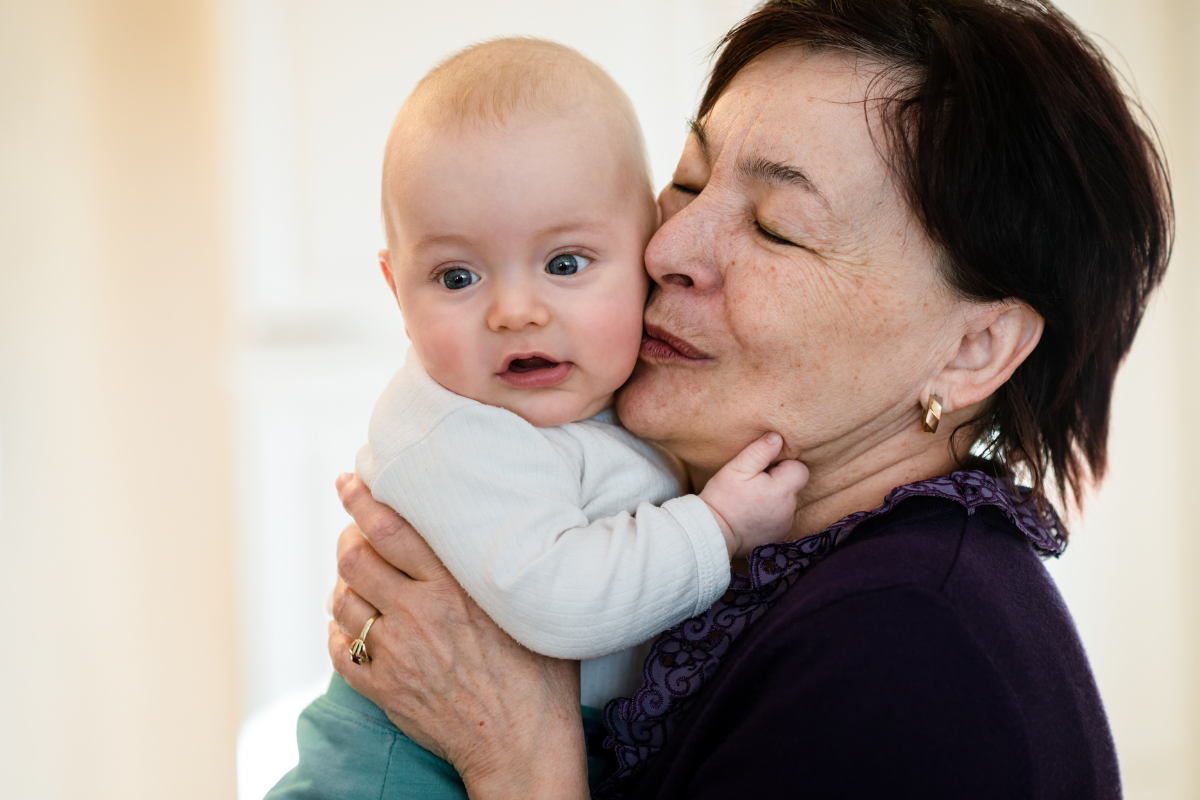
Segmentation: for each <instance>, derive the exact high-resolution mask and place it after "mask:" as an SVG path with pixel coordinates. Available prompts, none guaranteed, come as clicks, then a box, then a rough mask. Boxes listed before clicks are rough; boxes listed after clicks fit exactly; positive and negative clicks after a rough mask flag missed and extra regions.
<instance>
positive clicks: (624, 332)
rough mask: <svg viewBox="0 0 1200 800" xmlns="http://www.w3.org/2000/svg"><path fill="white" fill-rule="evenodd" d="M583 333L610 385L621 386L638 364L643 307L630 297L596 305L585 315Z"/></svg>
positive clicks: (593, 356)
mask: <svg viewBox="0 0 1200 800" xmlns="http://www.w3.org/2000/svg"><path fill="white" fill-rule="evenodd" d="M587 329H588V330H586V331H581V332H580V335H581V338H582V340H583V341H585V342H587V343H588V345H587V346H588V348H589V350H590V351H591V356H592V358H593V359H595V360H597V361H599V362H601V363H602V364H603V368H604V373H605V374H606V375H608V376H609V380H610V381H612V382H613V386H612V387H611V388H613V389H615V388H616V387H617V386H620V385H621V384H623V383H624V382H625V381H626V379H627V378H628V377H629V373H630V372H632V371H633V367H634V364H635V363H637V356H638V351H639V350H640V349H641V345H642V304H641V303H639V302H638V301H637V299H636V298H634V297H632V296H626V297H623V298H613V299H611V300H609V301H607V302H604V303H597V304H595V306H594V307H593V308H592V309H591V311H590V312H589V314H588V323H587Z"/></svg>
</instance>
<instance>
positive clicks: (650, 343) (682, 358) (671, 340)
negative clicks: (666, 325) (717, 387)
mask: <svg viewBox="0 0 1200 800" xmlns="http://www.w3.org/2000/svg"><path fill="white" fill-rule="evenodd" d="M642 356H643V357H645V358H649V359H652V360H655V361H676V362H680V363H693V364H697V363H703V362H706V361H710V360H711V359H712V356H710V355H708V354H707V353H705V352H704V351H703V350H701V349H700V348H698V347H696V346H695V345H693V344H692V343H691V342H689V341H687V340H686V339H681V338H679V337H678V336H676V335H674V334H673V333H670V332H669V331H665V330H663V329H662V328H660V327H658V326H657V325H652V324H650V323H647V324H646V327H645V335H644V336H643V337H642Z"/></svg>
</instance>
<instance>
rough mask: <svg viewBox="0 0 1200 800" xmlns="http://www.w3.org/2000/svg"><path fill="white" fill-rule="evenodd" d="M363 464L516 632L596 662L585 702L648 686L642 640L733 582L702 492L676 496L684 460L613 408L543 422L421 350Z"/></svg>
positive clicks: (392, 391) (381, 417)
mask: <svg viewBox="0 0 1200 800" xmlns="http://www.w3.org/2000/svg"><path fill="white" fill-rule="evenodd" d="M357 468H358V473H359V475H360V476H361V477H362V478H363V480H364V481H365V482H366V483H367V485H368V486H369V487H370V488H371V492H372V494H373V495H374V496H375V498H376V499H377V500H379V501H380V502H383V503H386V504H387V505H389V506H391V507H392V508H394V509H395V510H396V511H397V512H398V513H399V514H400V515H401V516H403V517H404V518H405V519H407V520H408V521H409V522H410V523H412V525H413V527H415V528H416V529H417V530H418V531H420V532H421V535H422V536H423V537H424V538H425V540H426V541H427V542H429V545H430V546H431V547H432V548H433V550H434V551H435V552H436V553H437V554H438V557H439V558H441V560H442V562H443V563H444V564H445V565H446V567H447V568H448V569H449V570H450V572H451V573H452V574H453V575H454V577H455V578H457V579H458V581H459V583H461V584H462V586H463V588H464V589H466V590H467V592H468V593H469V594H470V595H471V597H473V598H474V599H475V601H476V602H477V603H479V605H480V607H481V608H483V610H484V611H486V612H487V613H488V615H490V616H491V617H492V619H494V620H495V621H496V622H497V624H499V625H500V627H502V628H503V629H504V630H505V631H507V632H508V633H509V635H511V636H512V637H513V638H514V639H516V640H517V641H519V642H520V643H521V644H523V645H525V646H526V647H528V648H529V649H530V650H533V651H535V652H538V653H542V654H544V655H548V656H554V657H557V658H573V659H598V660H596V661H591V662H587V661H585V663H584V665H583V670H582V674H583V700H584V705H593V706H603V704H604V702H606V701H607V700H608V699H609V698H611V697H613V696H617V695H621V694H628V693H629V692H630V691H631V690H632V688H636V687H637V685H639V683H640V681H638V680H637V679H638V678H639V677H640V667H641V657H640V656H641V655H642V652H643V650H641V649H639V648H638V647H637V646H638V645H640V644H642V643H643V642H645V641H647V640H648V639H650V638H652V637H653V636H655V635H656V634H658V633H660V632H662V631H663V630H666V629H667V628H669V627H671V626H672V625H674V624H676V623H678V622H680V621H682V620H684V619H687V618H688V617H691V616H695V615H697V614H699V613H700V612H702V611H704V610H705V609H707V608H708V607H709V606H710V605H712V604H713V602H714V601H715V600H716V599H717V598H718V597H720V596H721V594H722V593H724V591H725V589H726V588H727V587H728V585H729V556H728V552H727V550H726V546H725V541H724V538H723V537H722V535H721V531H720V528H719V527H718V526H717V523H716V520H715V519H713V516H712V513H711V512H710V511H709V510H708V507H707V506H706V505H705V503H704V501H703V500H701V499H700V498H699V497H696V496H695V495H685V496H683V497H679V494H680V491H681V488H682V486H683V484H684V475H683V473H682V471H681V470H680V469H679V467H678V465H677V464H676V462H675V461H674V460H673V459H672V458H671V457H670V456H668V455H667V454H666V453H664V452H662V451H660V450H659V449H657V448H656V447H654V446H653V445H651V444H649V443H647V442H644V441H642V440H641V439H639V438H637V437H636V436H634V435H633V434H631V433H629V432H628V431H627V430H625V429H624V428H622V427H621V426H620V424H619V423H618V422H617V420H616V416H615V414H614V413H613V412H612V411H611V410H610V411H605V412H602V413H600V414H597V415H596V416H594V417H592V418H591V419H588V420H585V421H583V422H572V423H568V424H566V425H560V426H558V427H554V428H537V427H534V426H533V425H531V424H529V423H528V422H526V421H525V420H523V419H521V418H520V417H519V416H517V415H516V414H513V413H512V412H510V411H505V410H504V409H502V408H496V407H494V406H488V405H484V404H483V403H479V402H476V401H474V400H469V399H467V398H465V397H460V396H459V395H456V394H454V393H453V392H451V391H449V390H447V389H445V388H444V387H442V386H441V385H440V384H438V383H437V382H436V381H434V380H433V379H432V378H430V377H429V376H428V375H427V374H426V373H425V371H424V370H423V369H422V368H421V365H420V362H419V361H418V359H417V357H416V354H415V353H413V354H410V356H409V358H408V363H407V364H406V365H405V366H404V368H403V369H401V370H400V372H398V373H397V374H396V376H395V377H394V378H393V379H392V381H391V383H390V384H389V385H388V387H387V389H385V390H384V393H383V396H382V397H381V398H380V399H379V402H378V403H377V404H376V406H375V411H374V413H373V414H372V415H371V425H370V429H369V432H368V443H367V445H366V446H365V447H363V449H362V450H361V451H360V452H359V454H358V464H357ZM610 654H611V655H610ZM602 656H608V657H607V658H600V657H602Z"/></svg>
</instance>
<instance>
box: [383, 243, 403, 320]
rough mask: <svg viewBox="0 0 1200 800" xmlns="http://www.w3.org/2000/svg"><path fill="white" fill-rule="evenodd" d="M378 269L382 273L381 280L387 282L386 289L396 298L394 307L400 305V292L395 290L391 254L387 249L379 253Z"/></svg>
mask: <svg viewBox="0 0 1200 800" xmlns="http://www.w3.org/2000/svg"><path fill="white" fill-rule="evenodd" d="M379 269H380V270H382V271H383V279H384V280H385V281H387V285H388V288H389V289H391V290H392V296H393V297H395V298H396V305H397V306H399V305H400V292H398V291H397V290H396V279H395V278H394V277H393V276H392V264H391V253H389V252H388V251H387V248H384V249H383V250H380V251H379Z"/></svg>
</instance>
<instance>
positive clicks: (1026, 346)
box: [926, 300, 1046, 413]
mask: <svg viewBox="0 0 1200 800" xmlns="http://www.w3.org/2000/svg"><path fill="white" fill-rule="evenodd" d="M970 316H971V317H973V319H972V324H971V326H970V330H968V332H967V333H966V334H964V335H963V337H962V339H961V340H959V342H958V350H957V352H956V353H954V355H953V358H952V359H951V360H950V362H949V363H948V364H946V366H945V367H944V368H943V369H942V371H941V373H939V374H938V376H937V378H935V379H934V381H933V383H932V384H931V385H930V387H929V390H928V394H932V395H937V396H938V397H939V399H940V401H941V404H942V410H943V413H946V412H950V411H956V410H958V409H962V408H966V407H967V406H973V405H975V404H976V403H979V402H982V401H984V400H986V399H987V398H989V397H991V396H992V394H993V393H995V391H996V390H997V389H999V388H1000V387H1001V386H1002V385H1003V384H1004V382H1005V381H1007V380H1008V379H1009V378H1010V377H1012V374H1013V372H1015V371H1016V369H1017V367H1019V366H1021V363H1022V362H1023V361H1024V360H1025V359H1026V358H1028V357H1029V354H1030V353H1032V352H1033V348H1035V347H1037V343H1038V342H1039V341H1040V340H1041V338H1042V330H1043V329H1044V328H1045V327H1046V321H1045V320H1044V319H1042V315H1041V314H1039V313H1037V312H1036V311H1034V310H1033V309H1032V308H1031V307H1029V306H1028V305H1027V304H1025V303H1023V302H1020V301H1018V300H1007V301H1004V302H999V303H990V304H988V305H986V306H983V307H981V308H979V310H978V312H977V313H976V314H971V315H970ZM926 402H928V401H927V400H926Z"/></svg>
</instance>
